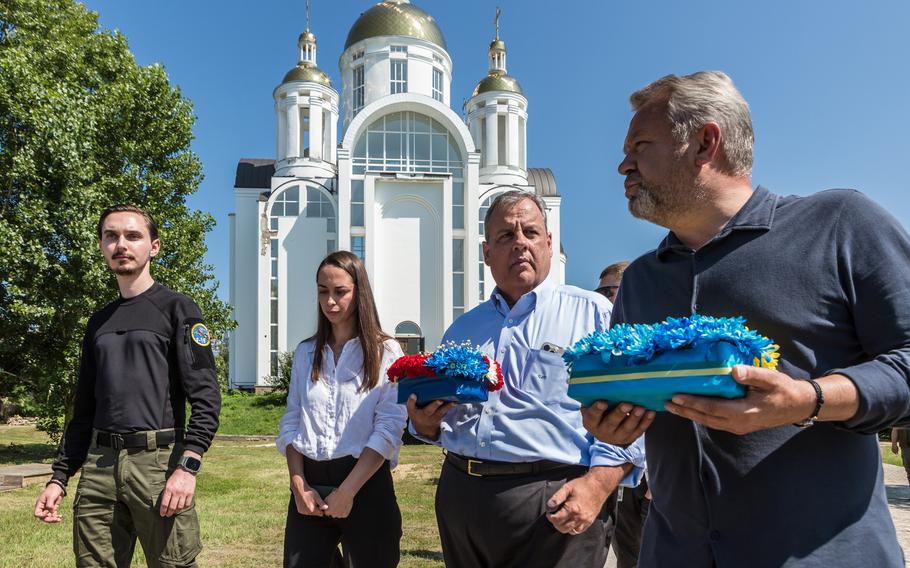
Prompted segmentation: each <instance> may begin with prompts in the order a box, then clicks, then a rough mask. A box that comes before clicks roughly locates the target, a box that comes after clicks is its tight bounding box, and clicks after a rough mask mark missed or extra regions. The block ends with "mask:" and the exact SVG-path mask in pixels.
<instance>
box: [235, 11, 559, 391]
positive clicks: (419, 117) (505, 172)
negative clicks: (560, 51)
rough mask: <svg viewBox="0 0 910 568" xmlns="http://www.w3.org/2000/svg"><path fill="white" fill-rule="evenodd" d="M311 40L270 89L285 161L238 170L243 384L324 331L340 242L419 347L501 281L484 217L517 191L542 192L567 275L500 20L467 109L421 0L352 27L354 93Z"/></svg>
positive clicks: (347, 67)
mask: <svg viewBox="0 0 910 568" xmlns="http://www.w3.org/2000/svg"><path fill="white" fill-rule="evenodd" d="M336 5H337V6H342V5H343V6H347V3H343V4H342V3H338V4H336ZM497 22H498V15H497ZM298 47H299V62H298V63H297V65H296V66H294V67H293V68H292V69H291V70H290V71H288V73H287V74H286V75H285V76H284V79H283V80H282V81H281V84H280V85H278V86H277V87H276V88H275V90H274V91H273V92H272V97H273V99H274V104H275V118H276V122H277V128H276V131H277V135H276V137H275V142H276V143H275V146H276V148H275V151H276V155H275V159H247V158H243V159H241V160H240V161H239V163H238V165H237V174H236V178H235V183H234V199H235V209H234V211H235V212H234V213H233V214H231V216H230V239H231V244H230V254H231V271H230V302H231V304H232V305H233V307H234V319H235V320H236V322H237V324H238V325H237V328H236V329H235V330H233V332H232V333H231V335H230V349H231V356H230V382H231V386H232V387H240V388H255V387H257V386H264V385H266V384H267V380H266V377H267V376H268V375H270V374H272V373H273V372H274V371H275V369H276V365H277V361H278V355H279V353H282V352H286V351H293V350H294V348H295V347H296V346H297V344H298V343H299V342H300V341H302V340H304V339H306V338H307V337H309V336H311V335H312V334H313V333H314V332H315V330H316V316H317V314H316V310H317V309H318V307H317V298H316V267H317V265H318V264H319V262H320V261H321V260H322V258H323V257H324V256H325V255H326V254H327V253H330V252H333V251H336V250H350V251H352V252H354V253H356V254H357V255H358V256H360V257H361V258H362V259H363V260H364V262H365V264H366V268H367V272H368V274H369V277H370V282H371V284H372V286H373V292H374V295H375V298H376V305H377V307H378V310H379V316H380V320H381V324H382V327H383V329H384V330H385V331H386V332H388V333H389V334H390V335H394V336H395V337H396V338H398V339H399V341H400V342H401V343H402V345H403V346H404V347H405V350H406V351H407V352H416V351H418V350H421V349H424V350H430V349H433V348H434V347H436V345H438V343H439V342H440V339H441V338H442V335H443V332H444V331H445V329H446V327H448V326H449V324H451V323H452V321H453V320H455V319H456V318H458V317H459V316H460V315H461V314H462V313H464V312H465V311H466V310H469V309H471V308H472V307H474V306H476V305H477V304H478V303H480V302H481V301H483V300H485V299H487V298H488V297H489V294H490V293H491V292H492V290H493V287H494V283H493V280H492V276H491V274H490V271H489V267H487V266H485V265H484V262H483V254H482V247H481V243H482V242H483V238H484V237H483V233H484V232H483V216H484V213H485V211H486V209H487V208H488V207H489V204H490V202H491V201H492V199H493V198H494V197H495V196H496V195H497V194H499V193H502V192H504V191H508V190H512V189H520V190H524V191H528V192H536V193H537V194H538V195H540V196H541V197H542V198H543V200H544V202H545V203H546V205H547V208H548V212H547V214H548V224H549V229H550V231H551V232H552V234H553V250H554V251H556V252H555V253H554V255H558V256H557V258H555V259H554V262H553V265H552V266H553V268H552V271H551V274H550V278H552V279H553V280H555V281H556V282H558V283H563V282H564V281H565V255H564V254H562V247H561V245H560V214H559V211H560V199H561V198H560V196H559V194H558V193H557V191H556V182H555V180H554V178H553V175H552V173H551V172H550V170H549V169H538V168H528V166H527V121H528V100H527V99H526V98H525V96H524V94H523V93H522V90H521V87H520V86H519V84H518V81H517V80H516V79H515V78H513V77H511V76H509V75H508V73H507V70H506V46H505V43H504V42H503V41H502V40H501V39H500V38H499V30H498V23H497V30H496V36H495V39H494V41H493V42H492V43H491V44H490V47H489V72H488V73H487V75H486V76H485V77H482V79H481V80H480V81H479V82H478V83H477V86H476V88H475V89H474V91H473V93H470V98H469V99H468V100H467V102H466V104H465V106H464V108H463V109H461V110H462V111H463V113H464V114H463V115H462V114H459V113H458V112H456V111H455V110H453V109H452V108H451V100H452V93H451V92H450V84H451V80H452V69H453V62H452V57H451V55H450V54H449V52H448V51H447V49H446V42H445V39H444V37H443V34H442V30H440V28H439V26H438V25H437V23H436V21H435V20H434V19H433V18H432V16H430V15H429V14H427V13H426V12H424V11H423V10H421V9H420V8H419V7H417V6H415V5H414V4H411V3H409V2H407V1H385V2H380V3H379V4H376V5H375V6H373V7H371V8H369V9H368V10H366V11H365V12H363V13H362V14H361V15H360V17H359V18H358V19H357V20H356V21H355V22H354V24H353V26H351V29H350V31H349V32H348V35H347V41H346V42H345V45H344V51H343V52H342V53H341V56H340V57H339V62H338V65H339V69H340V76H341V88H340V91H339V90H338V87H337V86H336V85H333V84H332V83H331V81H330V80H329V77H328V75H326V74H325V73H324V72H323V71H322V70H320V68H319V67H318V66H317V64H316V36H315V35H314V34H313V33H311V32H310V30H309V22H307V29H306V31H305V32H304V33H303V34H301V35H300V38H299V39H298ZM478 74H480V73H478ZM455 100H456V101H460V100H462V94H456V96H455ZM339 114H340V116H339ZM339 118H340V121H339Z"/></svg>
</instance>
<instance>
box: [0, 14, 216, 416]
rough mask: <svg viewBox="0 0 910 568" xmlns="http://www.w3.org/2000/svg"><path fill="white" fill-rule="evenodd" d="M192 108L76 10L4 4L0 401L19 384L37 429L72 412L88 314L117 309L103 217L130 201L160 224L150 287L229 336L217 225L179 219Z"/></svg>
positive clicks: (161, 76) (191, 176)
mask: <svg viewBox="0 0 910 568" xmlns="http://www.w3.org/2000/svg"><path fill="white" fill-rule="evenodd" d="M194 120H195V117H194V115H193V111H192V105H191V103H190V101H189V100H187V99H186V98H184V97H182V96H181V94H180V91H179V89H178V88H176V87H172V86H171V84H170V82H169V81H168V77H167V74H166V73H165V70H164V68H163V67H161V66H160V65H150V66H147V67H143V66H140V65H138V64H137V63H136V61H135V60H134V58H133V56H132V54H131V53H130V50H129V47H128V45H127V41H126V38H125V37H124V36H123V35H122V34H120V33H119V32H116V31H108V30H100V29H99V27H98V19H97V15H96V14H94V13H92V12H89V11H88V10H87V9H86V8H85V7H84V6H83V5H81V4H78V3H76V2H75V1H73V0H3V2H0V243H2V246H0V395H3V394H4V393H9V392H11V391H12V390H13V389H14V388H17V389H21V388H22V386H23V385H25V386H27V390H28V392H31V393H33V395H34V396H35V398H36V400H37V401H38V402H39V403H40V404H41V405H42V408H43V410H42V414H43V416H42V418H44V425H45V426H46V427H50V428H51V429H53V427H54V426H55V425H56V426H57V427H59V422H58V421H57V418H58V417H59V416H61V415H63V411H64V409H66V408H69V406H70V404H71V401H72V395H73V390H74V389H73V387H74V386H75V381H76V378H77V368H78V360H79V355H80V353H79V351H80V344H81V338H82V334H83V332H84V330H85V325H86V322H87V320H88V317H89V315H90V314H91V313H92V312H93V311H95V310H97V309H99V308H100V307H102V306H103V305H104V304H106V303H108V302H110V301H112V300H114V299H116V298H117V294H118V292H117V287H116V281H115V278H114V277H113V275H112V274H111V273H110V272H108V270H107V268H106V267H105V265H104V261H103V258H102V256H101V253H100V252H99V250H98V241H97V236H96V232H95V225H96V223H97V220H98V216H99V214H100V213H101V211H102V210H103V209H104V208H105V207H107V206H110V205H112V204H115V203H132V204H135V205H138V206H139V207H142V208H144V209H146V210H147V211H149V213H151V214H152V215H153V216H154V217H155V218H156V220H157V221H158V223H159V225H160V236H161V241H162V254H160V255H159V257H158V259H156V262H155V265H154V266H153V268H152V275H153V276H154V277H155V279H156V280H158V281H159V282H161V283H163V284H165V285H167V286H169V287H171V288H173V289H175V290H177V291H180V292H183V293H185V294H187V295H188V296H190V297H191V298H193V299H194V300H195V301H196V302H197V303H198V304H199V305H200V307H201V308H202V311H203V313H204V314H205V316H206V319H207V320H208V323H209V326H210V328H211V329H212V331H213V335H215V336H220V335H222V334H223V332H224V331H225V330H226V329H227V328H228V327H229V326H230V325H231V321H230V317H229V310H228V308H227V306H226V305H225V304H224V303H223V302H221V301H220V300H219V299H218V298H217V296H216V294H215V289H216V287H217V284H216V283H215V282H214V279H213V277H212V275H211V269H212V267H211V266H208V265H206V264H204V261H203V255H204V253H205V251H206V247H205V240H204V239H205V235H206V233H207V232H208V231H209V230H211V228H212V227H213V226H214V219H213V218H212V217H211V216H210V215H208V214H206V213H203V212H201V211H198V210H193V209H190V208H188V207H187V205H186V198H187V196H189V195H190V194H192V193H194V192H195V191H196V190H197V188H198V186H199V183H200V181H201V180H202V165H201V163H200V161H199V159H198V157H197V156H196V155H195V154H194V153H193V152H192V151H191V150H190V141H191V140H192V137H193V134H192V126H193V123H194Z"/></svg>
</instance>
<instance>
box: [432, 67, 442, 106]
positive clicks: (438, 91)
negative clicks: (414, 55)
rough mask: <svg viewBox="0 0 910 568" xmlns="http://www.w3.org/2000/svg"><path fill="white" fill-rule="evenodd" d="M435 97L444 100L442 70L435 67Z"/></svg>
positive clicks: (440, 100)
mask: <svg viewBox="0 0 910 568" xmlns="http://www.w3.org/2000/svg"><path fill="white" fill-rule="evenodd" d="M433 98H434V99H436V100H437V101H439V102H442V70H441V69H437V68H435V67H434V68H433Z"/></svg>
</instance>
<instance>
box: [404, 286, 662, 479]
mask: <svg viewBox="0 0 910 568" xmlns="http://www.w3.org/2000/svg"><path fill="white" fill-rule="evenodd" d="M610 311H611V304H610V302H609V301H608V300H607V299H606V298H604V297H603V296H601V295H600V294H597V293H594V292H589V291H587V290H582V289H581V288H576V287H574V286H562V285H557V284H554V283H553V282H551V281H550V280H549V279H548V280H545V281H544V282H543V283H541V284H540V285H538V286H537V288H535V289H534V290H532V291H530V292H528V293H527V294H525V295H523V296H522V297H521V298H519V299H518V301H517V302H516V303H515V305H514V306H512V308H509V305H508V303H507V302H506V301H505V299H504V298H503V296H502V294H501V293H500V291H499V289H498V288H496V289H495V290H494V291H493V294H492V295H491V297H490V299H489V300H487V301H486V302H483V303H482V304H480V305H479V306H477V307H476V308H474V309H473V310H471V311H469V312H467V313H466V314H464V315H463V316H461V317H460V318H458V319H457V320H456V321H455V322H454V323H453V324H452V325H451V326H450V327H449V329H448V330H447V331H446V333H445V336H444V337H443V341H444V342H446V341H454V342H455V343H463V342H470V344H471V345H473V346H476V347H479V349H480V350H481V351H483V352H484V354H486V355H487V356H488V357H492V358H495V359H496V360H497V361H498V362H499V364H500V365H501V366H502V373H503V378H504V379H505V386H504V387H503V388H502V389H501V390H499V391H496V392H491V393H490V396H489V400H487V402H485V403H473V404H459V405H456V406H455V407H454V408H452V410H450V411H449V413H448V414H446V416H445V418H444V419H443V421H442V424H441V432H440V437H439V440H436V441H431V443H434V444H436V445H440V446H442V447H444V448H445V449H446V450H448V451H451V452H455V453H456V454H460V455H463V456H467V457H473V458H477V459H481V460H495V461H505V462H528V461H536V460H550V461H555V462H561V463H567V464H580V465H584V466H591V467H593V466H618V465H622V464H625V463H632V464H633V465H634V466H635V467H634V468H633V470H632V472H631V473H630V474H629V475H628V476H626V478H625V479H624V480H623V482H622V485H625V486H635V485H638V482H639V479H640V478H641V475H642V472H643V468H644V467H645V465H646V464H645V455H644V443H643V440H642V439H639V440H638V441H636V442H635V443H634V444H632V445H631V446H629V447H628V448H620V447H617V446H612V445H610V444H605V443H603V442H598V441H595V440H594V438H593V437H592V436H591V435H590V434H588V433H587V432H586V431H585V429H584V427H583V426H582V421H581V413H580V412H579V409H580V405H579V403H578V402H576V401H575V400H573V399H571V398H569V396H568V395H567V389H568V382H567V381H568V373H567V371H566V368H565V365H564V364H563V361H562V357H561V355H560V354H558V353H554V352H552V351H551V350H547V349H545V348H544V346H547V347H550V346H554V347H557V348H565V347H568V346H570V345H572V344H573V343H575V342H576V341H578V340H579V339H581V338H582V337H584V336H585V335H587V334H589V333H592V332H594V331H601V330H604V329H606V328H608V327H609V323H610ZM410 431H411V433H412V434H414V435H415V436H416V432H414V429H413V426H411V427H410ZM417 437H419V436H417ZM427 441H429V440H427Z"/></svg>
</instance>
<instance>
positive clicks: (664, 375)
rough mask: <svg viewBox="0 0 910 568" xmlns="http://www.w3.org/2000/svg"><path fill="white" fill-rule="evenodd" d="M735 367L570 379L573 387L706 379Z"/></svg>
mask: <svg viewBox="0 0 910 568" xmlns="http://www.w3.org/2000/svg"><path fill="white" fill-rule="evenodd" d="M732 372H733V367H715V368H713V369H679V370H676V371H646V372H641V373H624V374H622V375H600V376H594V377H578V378H576V379H569V384H571V385H581V384H586V383H606V382H612V381H639V380H642V379H671V378H674V377H706V376H709V375H729V374H730V373H732Z"/></svg>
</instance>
